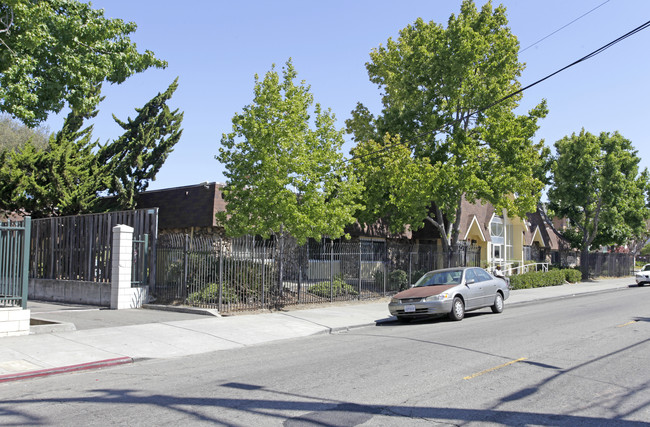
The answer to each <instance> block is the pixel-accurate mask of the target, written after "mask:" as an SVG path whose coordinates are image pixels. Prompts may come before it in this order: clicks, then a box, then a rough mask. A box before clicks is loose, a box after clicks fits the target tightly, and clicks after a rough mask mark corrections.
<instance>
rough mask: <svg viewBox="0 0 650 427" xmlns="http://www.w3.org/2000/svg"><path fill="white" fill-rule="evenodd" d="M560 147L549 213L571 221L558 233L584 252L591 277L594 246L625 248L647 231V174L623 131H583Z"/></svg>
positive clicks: (585, 274) (649, 213)
mask: <svg viewBox="0 0 650 427" xmlns="http://www.w3.org/2000/svg"><path fill="white" fill-rule="evenodd" d="M555 149H556V152H557V154H556V157H555V160H554V162H553V165H552V167H551V187H550V189H549V191H548V199H549V205H548V208H549V213H551V214H553V215H555V216H558V217H561V218H568V219H569V220H570V224H571V227H568V228H566V229H565V230H558V231H559V233H560V234H561V235H562V236H563V237H565V238H566V239H567V240H568V241H569V242H571V244H572V246H573V247H575V248H577V249H580V255H581V256H580V262H581V271H582V275H583V278H584V279H587V278H588V277H589V263H588V255H589V250H590V248H591V247H599V246H604V245H614V244H618V245H620V244H623V243H625V242H626V241H627V240H628V239H630V238H634V237H635V236H641V235H643V234H644V233H645V232H646V229H647V225H646V221H647V219H648V218H650V211H649V210H648V207H647V206H648V205H647V203H648V172H647V170H644V171H642V172H641V173H639V161H640V159H639V157H638V156H637V152H636V150H634V148H633V146H632V143H631V142H630V141H629V140H627V139H625V138H623V136H621V135H620V134H619V133H618V132H614V133H613V134H610V133H606V132H603V133H601V134H600V135H598V136H596V135H593V134H591V133H589V132H585V131H584V129H583V130H582V131H581V132H580V134H577V135H576V134H575V133H574V134H572V135H571V136H570V137H564V138H562V139H561V140H559V141H557V142H556V143H555Z"/></svg>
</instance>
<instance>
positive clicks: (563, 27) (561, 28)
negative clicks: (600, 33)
mask: <svg viewBox="0 0 650 427" xmlns="http://www.w3.org/2000/svg"><path fill="white" fill-rule="evenodd" d="M609 1H610V0H605V1H604V2H602V3H601V4H599V5H598V6H596V7H594V8H593V9H591V10H590V11H588V12H585V13H583V14H582V15H580V16H578V17H577V18H576V19H574V20H573V21H571V22H569V23H568V24H566V25H563V26H562V27H560V28H558V29H557V30H555V31H553V32H552V33H551V34H549V35H547V36H545V37H542V38H541V39H539V40H537V41H536V42H534V43H532V44H530V45H528V46H526V47H525V48H523V49H520V50H519V53H522V52H525V51H527V50H528V49H530V48H531V47H533V46H535V45H536V44H537V43H540V42H543V41H544V40H546V39H547V38H549V37H551V36H552V35H554V34H556V33H558V32H560V31H562V30H563V29H565V28H566V27H568V26H569V25H571V24H573V23H574V22H576V21H578V20H580V19H582V18H584V17H585V16H587V15H589V14H590V13H591V12H593V11H594V10H596V9H598V8H599V7H601V6H603V5H604V4H605V3H609Z"/></svg>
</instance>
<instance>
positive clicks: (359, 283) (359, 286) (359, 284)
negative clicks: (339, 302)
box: [357, 240, 374, 299]
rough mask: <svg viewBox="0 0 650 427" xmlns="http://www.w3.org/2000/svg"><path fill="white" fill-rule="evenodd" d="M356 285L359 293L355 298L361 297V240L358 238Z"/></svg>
mask: <svg viewBox="0 0 650 427" xmlns="http://www.w3.org/2000/svg"><path fill="white" fill-rule="evenodd" d="M373 261H374V257H373ZM357 286H358V288H359V290H358V292H359V295H358V297H357V299H361V240H359V282H358V285H357Z"/></svg>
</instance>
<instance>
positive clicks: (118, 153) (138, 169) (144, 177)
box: [97, 77, 183, 209]
mask: <svg viewBox="0 0 650 427" xmlns="http://www.w3.org/2000/svg"><path fill="white" fill-rule="evenodd" d="M177 87H178V77H177V78H176V80H174V82H173V83H172V84H171V85H170V86H169V88H167V90H166V91H165V92H163V93H159V94H158V95H156V96H155V97H153V98H152V99H151V100H150V101H149V102H147V103H146V104H145V105H144V106H143V107H142V108H136V109H135V110H136V112H137V113H138V115H137V116H136V118H135V119H131V118H130V117H129V118H128V120H127V121H126V122H123V121H121V120H119V119H118V118H117V117H115V115H113V119H114V120H115V121H116V122H117V123H118V124H119V125H120V126H121V127H122V129H124V130H125V132H124V134H123V135H122V136H121V137H119V138H118V139H116V140H115V141H113V142H112V143H110V144H107V145H105V146H102V147H101V148H100V150H99V152H98V153H97V159H98V161H99V164H100V165H104V166H103V172H102V175H103V176H106V177H107V178H108V182H107V184H108V185H107V187H108V190H109V194H110V195H114V196H116V197H117V202H118V204H119V206H120V207H121V208H123V209H133V208H135V207H136V200H135V196H136V195H137V194H138V193H140V192H142V191H144V190H146V189H147V187H148V186H149V181H151V180H153V179H154V178H155V177H156V174H157V173H158V171H159V170H160V168H161V166H162V165H163V163H164V162H165V160H166V159H167V157H168V156H169V153H171V151H172V150H173V147H174V145H175V144H176V143H177V142H178V140H179V139H180V137H181V133H182V129H181V123H182V121H183V113H179V112H178V109H176V110H174V111H170V109H169V107H168V106H167V101H168V100H169V99H170V98H171V97H172V95H173V94H174V91H175V90H176V88H177Z"/></svg>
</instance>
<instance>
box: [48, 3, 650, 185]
mask: <svg viewBox="0 0 650 427" xmlns="http://www.w3.org/2000/svg"><path fill="white" fill-rule="evenodd" d="M604 1H605V0H571V1H567V0H544V1H522V0H506V1H503V2H500V3H501V4H504V5H505V6H506V8H507V10H508V18H509V24H510V28H511V30H512V32H513V33H514V34H515V35H516V36H517V37H518V38H519V41H520V44H521V47H522V49H523V48H525V47H527V46H529V45H531V44H532V43H534V42H535V41H537V40H539V39H541V38H543V37H545V36H547V35H549V34H551V33H552V32H554V31H555V30H557V29H559V28H561V27H562V26H564V25H566V24H567V23H569V22H571V21H572V20H574V19H576V18H578V17H579V16H581V15H583V14H584V13H586V12H588V11H589V10H591V9H593V8H595V7H596V6H598V5H600V4H602V3H603V2H604ZM460 3H461V1H460V0H428V1H425V0H422V1H415V0H400V1H385V0H372V1H368V0H347V1H341V0H329V1H327V2H322V1H321V2H312V1H305V0H300V1H284V0H276V1H248V0H239V1H221V0H214V1H208V0H186V1H184V2H179V1H177V0H174V1H171V0H136V1H134V0H129V1H126V0H97V1H93V2H92V5H93V7H94V8H97V9H100V8H101V9H104V10H105V14H106V16H108V17H111V18H121V19H123V20H125V21H133V22H135V23H136V24H137V25H138V29H137V31H136V32H135V33H134V34H132V36H131V39H132V40H133V41H134V42H135V43H136V44H137V46H138V48H139V50H141V51H143V50H145V49H147V50H151V51H153V52H155V54H156V55H157V56H158V57H159V58H161V59H164V60H166V61H168V63H169V67H168V68H166V69H164V70H148V71H146V72H144V73H141V74H138V75H136V76H133V77H131V78H130V79H129V80H127V81H126V82H125V83H123V84H121V85H110V86H109V85H105V86H104V95H105V96H106V99H105V101H103V102H102V103H101V104H100V106H99V108H100V114H99V116H98V117H97V118H96V120H95V121H94V126H95V130H94V136H95V138H98V139H99V140H100V141H101V142H105V141H107V140H111V139H114V138H117V137H118V136H119V135H120V134H121V129H120V128H119V127H118V126H117V124H115V122H114V121H113V119H112V114H115V115H116V116H117V117H118V118H120V119H122V120H125V119H126V118H127V117H134V116H135V110H134V108H136V107H141V106H142V105H143V104H144V103H145V102H146V101H148V100H149V99H150V98H152V97H153V96H154V95H155V94H157V93H158V92H160V91H163V90H165V89H166V88H167V86H168V85H169V84H170V83H171V82H172V81H173V80H174V78H176V76H179V88H178V90H177V91H176V94H175V95H174V97H173V98H172V101H171V103H170V105H171V106H172V108H179V109H180V110H181V111H184V112H185V118H184V121H183V129H184V131H183V136H182V138H181V140H180V142H179V143H178V144H176V146H175V148H174V151H173V153H172V154H171V155H170V156H169V158H168V160H167V161H166V162H165V164H164V166H163V167H162V169H161V170H160V172H159V174H158V176H157V178H156V180H155V181H153V182H152V183H151V184H150V186H149V189H150V190H153V189H161V188H169V187H177V186H184V185H192V184H198V183H201V182H204V181H217V182H224V181H225V178H224V176H223V167H222V166H221V165H220V164H219V163H218V162H217V161H216V160H215V159H214V155H215V154H217V152H218V148H219V144H220V139H221V135H222V133H224V132H229V131H230V129H231V119H232V117H233V115H234V114H235V113H236V112H239V111H241V109H242V107H244V106H245V105H247V104H249V103H250V102H251V101H252V98H253V84H254V80H253V76H254V75H255V73H257V74H259V75H260V76H261V75H263V74H264V73H266V72H267V71H268V70H269V69H270V68H271V65H272V64H274V63H275V64H276V65H277V66H278V68H280V66H281V65H283V64H284V63H285V62H286V61H287V59H288V58H289V57H291V58H292V59H293V63H294V66H295V68H296V70H297V71H298V78H299V79H300V80H305V82H306V83H307V84H309V85H311V92H312V94H313V95H314V99H315V101H316V102H319V103H320V104H321V105H322V106H323V107H326V108H331V109H332V111H333V112H334V113H335V114H336V117H337V125H338V126H339V127H343V126H344V121H345V119H347V118H348V117H349V114H350V111H351V110H352V109H353V108H354V107H355V105H356V103H357V102H359V101H360V102H363V103H364V104H365V105H366V106H367V107H369V108H370V110H371V111H372V112H374V113H378V112H379V111H380V109H381V104H380V91H379V89H378V88H377V87H376V86H375V85H373V84H372V83H370V81H369V80H368V75H367V72H366V69H365V63H366V62H367V61H368V59H369V55H368V54H369V52H370V51H371V50H372V49H373V48H375V47H377V46H379V45H380V44H385V43H386V40H387V39H388V38H389V37H393V38H396V37H397V36H398V33H399V30H400V29H402V28H404V27H405V26H406V25H408V24H409V23H412V22H413V21H415V19H416V18H418V17H421V18H423V19H424V20H426V21H431V20H433V21H435V22H439V23H442V24H446V22H447V20H448V18H449V16H450V14H452V13H455V14H457V13H458V11H459V9H460ZM476 3H477V5H479V6H480V5H482V4H483V3H484V1H480V0H477V1H476ZM493 4H495V5H496V4H499V2H493ZM648 20H650V1H647V0H610V1H608V2H607V3H605V4H604V5H602V6H600V7H599V8H598V9H596V10H595V11H593V12H591V13H590V14H588V15H587V16H585V17H583V18H581V19H579V20H578V21H577V22H575V23H573V24H571V25H570V26H568V27H567V28H565V29H563V30H561V31H559V32H558V33H556V34H554V35H552V36H551V37H549V38H547V39H546V40H544V41H541V42H540V43H538V44H536V45H535V46H533V47H531V48H529V49H527V50H526V51H524V52H522V53H521V54H520V60H521V61H523V62H525V63H526V64H527V68H526V70H525V71H524V73H523V75H522V77H521V79H520V81H521V83H522V85H524V86H525V85H527V84H529V83H532V82H534V81H536V80H538V79H540V78H542V77H545V76H546V75H548V74H550V73H552V72H554V71H556V70H558V69H560V68H562V67H564V66H565V65H568V64H569V63H572V62H573V61H575V60H577V59H579V58H581V57H582V56H584V55H586V54H588V53H590V52H592V51H593V50H596V49H597V48H599V47H601V46H603V45H605V44H607V43H609V42H610V41H612V40H614V39H616V38H618V37H619V36H621V35H623V34H625V33H627V32H628V31H630V30H632V29H633V28H635V27H637V26H639V25H641V24H643V23H644V22H646V21H648ZM648 46H650V29H647V30H644V31H642V32H640V33H638V34H636V35H634V36H632V37H631V38H628V39H627V40H624V41H623V42H621V43H619V44H617V45H615V46H613V47H612V48H610V49H608V50H606V51H605V52H604V53H602V54H600V55H598V56H596V57H595V58H593V59H590V60H589V61H587V62H584V63H582V64H579V65H577V66H575V67H573V68H571V69H569V70H566V71H564V72H563V73H561V74H559V75H557V76H555V77H553V78H551V79H549V80H547V81H545V82H543V83H541V84H540V85H537V86H536V87H534V88H531V89H530V90H528V91H526V92H525V93H524V98H523V100H522V102H521V107H520V108H521V112H522V113H523V112H524V111H525V110H527V109H529V108H531V107H532V106H534V105H535V104H537V103H538V102H539V101H540V100H541V99H542V98H546V99H547V101H548V107H549V110H550V112H549V115H548V116H547V118H546V119H544V120H542V121H541V122H540V125H541V127H540V129H539V131H538V133H537V135H536V139H538V140H539V139H544V140H545V141H546V143H547V144H548V145H549V146H552V144H553V143H554V142H555V141H556V140H558V139H561V138H562V137H564V136H566V135H570V134H571V133H573V132H579V131H580V129H581V128H583V127H584V128H585V130H587V131H589V132H592V133H600V132H601V131H608V132H613V131H616V130H618V131H619V132H620V133H621V134H622V135H623V136H625V137H626V138H628V139H630V140H631V141H632V143H633V144H634V146H635V148H636V149H637V150H638V151H639V156H640V157H641V158H642V161H641V166H642V167H648V168H649V169H650V144H649V143H648V137H647V135H648V125H647V123H646V120H649V119H650V117H649V114H648V113H649V107H648V100H650V84H648V78H649V75H650V55H648ZM61 123H62V117H61V116H53V117H51V118H50V119H49V120H48V121H47V123H46V124H47V125H49V127H50V130H52V131H55V130H57V129H58V128H60V125H61ZM350 148H351V145H350V144H347V145H346V147H345V152H346V154H347V152H348V151H349V149H350Z"/></svg>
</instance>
